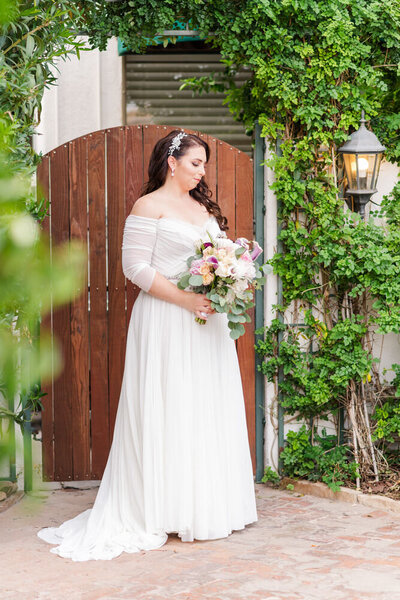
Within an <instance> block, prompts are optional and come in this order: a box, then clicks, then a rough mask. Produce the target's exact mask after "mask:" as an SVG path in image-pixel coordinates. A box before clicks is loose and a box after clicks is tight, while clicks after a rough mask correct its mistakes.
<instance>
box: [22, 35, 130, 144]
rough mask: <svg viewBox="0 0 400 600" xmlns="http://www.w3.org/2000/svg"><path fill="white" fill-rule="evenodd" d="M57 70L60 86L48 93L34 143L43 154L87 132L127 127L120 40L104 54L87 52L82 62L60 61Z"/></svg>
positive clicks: (52, 87) (96, 51) (112, 41)
mask: <svg viewBox="0 0 400 600" xmlns="http://www.w3.org/2000/svg"><path fill="white" fill-rule="evenodd" d="M81 39H85V38H81ZM57 67H58V70H59V73H58V76H57V85H53V86H51V87H50V88H48V89H46V90H45V92H44V97H43V103H42V114H41V121H40V125H39V127H38V128H37V135H35V136H34V142H33V143H34V148H35V150H36V151H37V152H42V153H43V154H46V152H49V150H52V149H53V148H56V147H57V146H59V145H60V144H64V143H65V142H68V141H69V140H72V139H74V138H76V137H79V136H81V135H84V134H86V133H89V132H92V131H96V130H98V129H105V128H106V127H117V126H118V125H123V124H124V118H125V109H124V99H123V58H122V57H121V56H118V48H117V39H116V38H112V39H111V40H110V41H109V43H108V46H107V50H105V51H103V52H100V51H99V50H88V51H84V52H81V54H80V59H78V58H77V57H76V56H74V57H71V58H67V60H65V61H64V60H59V61H58V64H57ZM56 73H57V72H56Z"/></svg>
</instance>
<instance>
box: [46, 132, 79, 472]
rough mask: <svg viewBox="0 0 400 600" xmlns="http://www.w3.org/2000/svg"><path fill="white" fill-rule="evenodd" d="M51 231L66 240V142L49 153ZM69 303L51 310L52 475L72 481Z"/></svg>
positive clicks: (59, 240)
mask: <svg viewBox="0 0 400 600" xmlns="http://www.w3.org/2000/svg"><path fill="white" fill-rule="evenodd" d="M50 187H51V234H52V244H53V247H54V246H57V245H59V244H60V243H62V242H68V241H69V215H70V213H69V160H68V146H67V145H66V144H64V145H62V146H60V147H59V148H57V149H56V150H54V151H53V152H52V154H51V170H50ZM70 320H71V311H70V304H66V305H64V306H61V307H58V308H56V309H55V310H54V312H53V331H54V335H55V337H56V338H57V341H58V343H59V344H61V347H62V359H63V366H62V370H61V373H60V374H59V376H58V377H57V378H56V379H54V388H53V390H54V401H53V407H54V478H55V480H56V481H65V480H71V479H72V476H73V464H72V451H71V449H72V428H73V426H74V420H73V418H72V402H71V398H72V378H73V377H74V372H73V369H72V364H71V330H70Z"/></svg>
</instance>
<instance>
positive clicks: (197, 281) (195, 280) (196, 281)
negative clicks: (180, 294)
mask: <svg viewBox="0 0 400 600" xmlns="http://www.w3.org/2000/svg"><path fill="white" fill-rule="evenodd" d="M189 284H190V285H192V286H194V287H196V286H199V285H203V278H202V276H201V275H190V277H189Z"/></svg>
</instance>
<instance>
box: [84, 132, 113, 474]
mask: <svg viewBox="0 0 400 600" xmlns="http://www.w3.org/2000/svg"><path fill="white" fill-rule="evenodd" d="M87 142H88V163H87V169H88V171H87V177H88V195H89V274H90V342H89V343H90V405H91V438H92V440H91V441H92V478H93V479H100V477H101V476H102V473H103V470H104V467H105V464H106V461H107V457H108V452H109V448H110V431H109V416H108V413H109V408H108V312H107V279H106V272H107V265H106V260H107V253H106V208H105V186H106V183H105V173H106V171H105V169H106V165H105V132H104V131H98V132H96V133H93V134H91V135H89V136H87Z"/></svg>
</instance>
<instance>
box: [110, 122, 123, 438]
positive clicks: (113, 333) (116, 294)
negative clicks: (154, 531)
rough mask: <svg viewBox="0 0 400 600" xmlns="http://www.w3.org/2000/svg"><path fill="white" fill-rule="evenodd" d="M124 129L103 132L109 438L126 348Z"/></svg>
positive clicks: (115, 410) (117, 399) (117, 128)
mask: <svg viewBox="0 0 400 600" xmlns="http://www.w3.org/2000/svg"><path fill="white" fill-rule="evenodd" d="M125 214H126V210H125V156H124V129H123V128H122V127H114V128H113V129H111V130H107V220H108V233H107V237H108V390H109V422H110V423H109V428H110V436H112V432H113V430H114V422H115V416H116V413H117V408H118V401H119V397H120V392H121V383H122V376H123V373H124V362H125V346H126V315H125V277H124V274H123V271H122V253H121V246H122V236H123V229H124V222H125Z"/></svg>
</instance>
